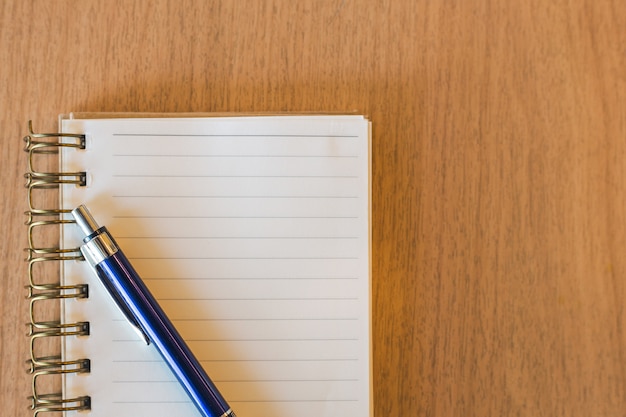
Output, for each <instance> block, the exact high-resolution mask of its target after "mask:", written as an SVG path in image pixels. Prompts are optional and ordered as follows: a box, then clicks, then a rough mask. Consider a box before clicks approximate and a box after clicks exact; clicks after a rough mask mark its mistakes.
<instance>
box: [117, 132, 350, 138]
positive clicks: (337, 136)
mask: <svg viewBox="0 0 626 417" xmlns="http://www.w3.org/2000/svg"><path fill="white" fill-rule="evenodd" d="M112 136H127V137H151V136H154V137H174V138H185V137H187V138H220V137H224V138H311V139H314V138H322V139H358V138H359V135H302V134H300V135H299V134H294V135H287V134H265V135H259V134H245V133H241V134H223V133H222V134H219V135H218V134H209V133H203V134H197V135H194V134H180V133H123V132H121V133H113V134H112Z"/></svg>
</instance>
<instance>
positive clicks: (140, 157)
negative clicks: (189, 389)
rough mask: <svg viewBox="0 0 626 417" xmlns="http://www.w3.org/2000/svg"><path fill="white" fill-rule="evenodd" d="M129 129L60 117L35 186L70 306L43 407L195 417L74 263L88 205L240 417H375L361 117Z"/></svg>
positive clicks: (123, 120)
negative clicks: (48, 205) (56, 229)
mask: <svg viewBox="0 0 626 417" xmlns="http://www.w3.org/2000/svg"><path fill="white" fill-rule="evenodd" d="M135 116H136V115H133V117H127V116H124V115H122V117H118V116H116V117H113V116H108V115H102V114H101V115H96V116H93V115H89V116H86V117H85V116H83V115H80V114H76V115H69V116H67V117H63V118H61V120H60V132H61V134H62V135H61V136H58V137H57V136H53V139H52V142H53V143H54V146H58V147H59V149H60V152H59V154H60V169H59V173H47V174H42V173H39V174H40V175H39V176H37V175H32V177H33V178H38V181H39V182H40V183H41V184H40V185H44V184H47V185H48V186H49V185H50V184H51V183H61V185H60V186H59V188H60V197H59V200H60V203H59V205H60V209H61V210H60V212H59V214H58V218H56V219H55V218H54V216H53V217H52V219H53V221H52V223H54V224H60V225H61V227H60V229H61V237H60V248H59V249H58V251H56V252H58V253H59V256H58V258H61V259H60V260H62V262H59V264H60V265H61V274H60V275H61V281H60V285H58V286H57V287H55V288H53V291H52V293H51V294H52V295H50V296H49V297H47V298H48V300H47V301H50V299H56V298H63V301H62V303H61V322H60V323H59V324H58V325H57V327H58V328H59V329H61V330H60V331H59V332H58V333H59V334H58V335H59V336H60V337H59V339H61V341H62V345H63V346H62V350H61V355H62V357H61V359H60V360H58V361H57V362H56V366H55V367H52V366H49V368H48V369H49V370H50V369H53V368H54V372H52V373H63V381H62V396H58V395H56V396H52V397H49V398H48V397H46V396H45V395H43V394H40V393H38V392H34V393H33V394H34V395H33V397H34V401H33V402H34V408H35V409H37V408H39V409H42V408H48V409H53V408H54V409H58V410H64V411H65V412H66V414H67V415H77V416H78V415H80V416H83V415H84V416H94V417H100V416H112V415H114V416H117V417H123V416H138V415H150V416H168V417H169V416H196V415H199V414H198V412H197V411H196V409H195V407H194V406H193V404H192V403H191V402H190V401H189V400H188V398H187V396H186V394H185V392H184V391H183V390H182V388H181V387H180V386H179V384H178V382H177V381H176V379H175V378H174V376H173V375H172V374H171V372H170V370H169V369H168V368H167V366H166V365H165V364H164V363H163V361H162V360H161V358H160V357H159V355H158V353H157V352H156V350H154V348H153V347H152V346H147V345H146V344H145V343H144V342H143V340H142V338H141V337H140V336H138V335H137V334H136V333H135V331H134V329H133V327H132V326H131V325H130V324H129V323H128V322H127V320H126V319H125V318H124V316H123V314H122V313H121V312H120V311H119V310H118V308H117V307H116V305H115V304H114V303H113V302H112V300H111V299H110V296H109V295H108V294H107V293H106V291H105V290H104V288H103V287H102V284H101V283H100V282H99V281H98V279H97V278H96V277H95V275H93V273H92V272H91V271H90V270H89V268H88V266H87V265H86V262H84V261H83V260H82V259H81V258H80V256H79V255H77V252H76V248H77V246H78V245H79V244H80V232H79V231H78V230H77V227H76V225H75V224H72V221H71V216H69V215H68V211H69V210H71V209H73V208H75V207H76V206H78V205H80V204H86V205H87V206H88V207H89V209H90V211H91V212H92V214H93V215H94V217H96V218H97V219H98V222H99V223H100V224H103V225H106V226H107V228H108V229H109V230H110V231H111V233H112V234H113V235H114V236H115V237H116V240H117V242H118V243H119V245H120V246H121V248H122V249H123V250H124V251H125V253H126V255H127V256H128V257H129V259H130V261H131V263H133V265H134V266H135V268H136V269H137V271H138V272H139V274H140V275H141V276H142V278H143V280H144V281H145V282H146V284H147V286H148V287H149V288H150V290H151V291H152V293H153V294H154V295H155V297H156V298H157V300H158V301H159V303H160V304H161V306H162V307H163V309H164V310H165V312H166V314H167V315H168V316H169V317H170V319H171V320H172V321H173V323H174V325H175V326H176V328H177V329H178V330H179V332H180V333H181V334H182V336H183V338H184V339H185V340H186V341H187V343H188V344H189V346H190V348H191V349H192V351H193V352H194V354H195V355H196V356H197V357H198V359H199V360H200V362H201V364H202V366H203V367H204V368H205V370H206V371H207V373H208V374H209V376H210V377H211V378H212V380H213V381H214V382H215V384H216V385H217V387H218V389H219V390H220V392H221V393H222V394H223V395H224V397H225V398H226V399H227V401H228V402H229V404H230V405H231V406H232V408H233V410H234V411H235V413H236V414H237V415H238V416H239V417H269V416H272V417H293V416H298V417H308V416H311V417H313V416H316V417H319V416H329V417H330V416H335V415H348V416H370V415H371V414H372V378H371V339H370V325H371V321H370V313H371V311H370V309H371V306H370V296H371V294H370V220H369V210H370V203H369V201H370V174H369V173H370V152H369V150H370V123H369V121H368V120H367V119H366V118H364V117H362V116H354V115H256V116H255V115H251V116H212V117H135ZM31 136H32V135H31ZM48 140H49V139H48ZM48 143H50V142H48ZM50 146H52V145H50ZM31 147H32V146H31ZM35 169H36V168H34V167H32V166H31V170H32V171H34V170H35ZM31 174H37V173H36V172H32V173H31ZM32 211H34V212H36V210H33V206H32V204H31V212H32ZM48 215H50V213H49V212H48ZM47 256H49V254H48V255H47ZM32 283H33V279H32V278H31V286H32ZM35 286H36V285H35ZM35 292H36V289H35ZM36 321H37V320H36V319H34V318H33V320H31V323H33V322H36ZM35 327H37V326H35ZM33 349H34V348H33ZM33 357H36V355H35V354H33ZM35 362H36V361H35ZM39 362H41V361H39ZM44 362H45V360H44ZM35 367H36V366H35ZM35 390H36V388H35ZM46 398H48V401H47V402H46V401H45V400H46ZM78 410H82V411H80V412H79V411H78ZM44 411H45V410H44Z"/></svg>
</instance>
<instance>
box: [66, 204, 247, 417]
mask: <svg viewBox="0 0 626 417" xmlns="http://www.w3.org/2000/svg"><path fill="white" fill-rule="evenodd" d="M72 216H74V219H75V220H76V223H77V224H78V226H79V227H80V229H81V230H82V232H83V233H84V234H85V238H84V239H83V242H84V244H83V245H82V246H81V248H80V250H81V252H82V254H83V256H84V257H85V259H86V260H87V262H88V263H89V265H90V266H91V267H92V268H93V269H94V270H95V272H96V274H97V275H98V277H99V278H100V280H101V281H102V283H103V284H104V286H105V287H106V289H107V290H108V292H109V293H110V294H111V296H112V297H113V299H114V300H115V302H116V304H117V305H118V306H119V307H120V309H121V310H122V312H123V313H124V315H125V316H126V317H127V318H128V320H129V321H130V322H131V324H132V325H133V326H134V327H135V328H136V329H137V330H138V332H139V333H140V334H141V335H142V337H143V339H144V341H145V342H146V343H147V344H153V345H154V346H155V347H156V349H157V351H158V352H159V353H160V354H161V356H162V357H163V359H164V360H165V362H166V363H167V365H168V366H169V367H170V369H171V370H172V372H173V373H174V375H176V378H177V379H178V381H179V382H180V383H181V384H182V386H183V388H184V389H185V391H186V392H187V394H189V397H191V400H192V401H193V403H194V404H195V405H196V407H197V408H198V410H199V411H200V414H201V415H202V416H203V417H236V416H235V413H234V412H233V411H232V409H231V408H230V407H229V405H228V403H227V402H226V400H225V399H224V398H223V397H222V395H221V394H220V392H219V391H218V390H217V388H216V387H215V385H214V384H213V382H212V381H211V379H210V378H209V376H208V375H207V374H206V372H205V371H204V369H203V368H202V366H201V365H200V363H199V362H198V360H197V359H196V358H195V356H194V355H193V353H192V352H191V350H190V349H189V347H188V346H187V344H186V343H185V341H184V340H183V338H182V337H181V336H180V334H179V333H178V331H176V329H175V328H174V326H173V325H172V322H171V321H170V320H169V319H168V318H167V316H166V315H165V313H164V312H163V310H162V309H161V307H160V306H159V304H158V303H157V301H156V300H155V298H154V296H152V294H151V293H150V291H149V290H148V288H147V287H146V285H145V284H144V283H143V281H142V280H141V278H140V277H139V275H138V274H137V272H136V271H135V269H134V268H133V267H132V265H131V264H130V262H129V261H128V258H126V256H125V255H124V253H123V252H122V251H121V250H120V248H119V246H118V245H117V243H116V242H115V240H114V239H113V237H112V236H111V234H110V233H109V231H108V230H107V229H106V227H104V226H102V227H100V226H98V224H97V223H96V221H95V220H94V219H93V217H92V216H91V214H90V213H89V210H87V207H85V206H84V205H81V206H79V207H77V208H76V209H74V210H72Z"/></svg>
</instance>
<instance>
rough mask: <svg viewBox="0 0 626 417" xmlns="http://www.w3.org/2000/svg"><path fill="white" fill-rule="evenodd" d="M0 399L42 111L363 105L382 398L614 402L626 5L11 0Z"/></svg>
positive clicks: (379, 405)
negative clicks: (34, 137) (369, 152)
mask: <svg viewBox="0 0 626 417" xmlns="http://www.w3.org/2000/svg"><path fill="white" fill-rule="evenodd" d="M0 71H1V76H0V80H1V81H0V86H1V88H0V100H1V103H2V105H1V107H0V110H1V111H0V118H1V120H2V123H1V126H2V137H1V139H0V151H1V162H0V164H1V167H2V175H1V178H0V181H1V182H2V183H1V188H0V189H1V190H2V194H3V196H2V197H3V198H2V201H1V202H0V207H1V209H2V213H1V214H2V219H3V227H2V233H3V235H4V238H3V239H2V240H1V241H0V252H1V253H2V254H3V258H2V262H1V271H2V274H1V283H0V298H1V300H0V308H1V314H2V321H1V322H0V326H1V327H0V328H1V337H0V361H1V362H0V369H1V370H2V376H1V379H0V404H1V407H2V410H3V411H2V414H3V415H7V416H9V415H11V416H27V415H30V411H29V410H27V405H28V403H27V400H26V399H25V397H26V396H27V395H28V394H29V392H30V378H29V376H28V375H27V374H26V373H25V372H24V369H25V365H24V360H25V359H26V358H27V357H28V344H27V338H26V337H25V331H26V328H25V326H24V322H25V321H26V317H27V316H26V315H27V303H26V301H25V300H24V295H25V291H24V289H23V286H24V285H25V280H26V263H25V262H24V261H23V259H24V256H25V255H24V252H23V251H22V248H23V247H25V245H26V242H25V240H26V228H25V226H24V224H23V222H24V220H25V218H24V215H23V214H22V213H23V212H24V210H25V209H26V201H25V198H26V194H25V190H24V188H23V177H22V175H23V173H24V172H25V170H26V159H25V154H24V153H23V152H22V151H21V148H22V142H21V137H22V136H23V135H24V134H25V133H26V128H27V121H28V119H29V118H30V119H33V120H34V121H35V125H36V127H37V129H39V130H44V131H45V130H50V129H55V128H56V116H57V114H59V113H62V112H69V111H158V112H166V111H172V112H175V111H203V112H205V111H216V112H232V111H235V112H236V111H347V110H357V111H358V112H362V113H364V114H367V115H369V116H370V118H371V120H372V122H373V132H374V133H373V173H372V175H373V259H372V262H373V315H374V319H373V333H374V340H373V349H374V384H375V385H374V400H375V414H376V415H377V416H385V415H391V416H500V415H523V416H623V415H624V410H626V329H625V326H626V311H625V308H624V306H625V305H626V284H625V282H626V3H624V2H623V1H621V0H594V1H584V0H571V1H559V0H557V1H539V0H510V1H487V0H485V1H478V0H467V1H443V0H431V1H419V0H415V1H350V0H344V1H325V0H324V1H292V0H275V1H266V2H264V1H259V0H250V1H232V2H231V1H224V2H216V1H206V2H205V1H196V2H191V1H182V0H175V1H136V2H130V1H81V2H76V1H25V0H4V1H2V2H1V3H0Z"/></svg>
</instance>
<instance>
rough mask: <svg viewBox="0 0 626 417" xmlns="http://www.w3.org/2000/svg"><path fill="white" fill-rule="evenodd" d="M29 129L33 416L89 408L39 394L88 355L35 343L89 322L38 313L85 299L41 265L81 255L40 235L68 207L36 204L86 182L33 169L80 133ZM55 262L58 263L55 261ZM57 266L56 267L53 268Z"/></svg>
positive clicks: (81, 400) (83, 402)
mask: <svg viewBox="0 0 626 417" xmlns="http://www.w3.org/2000/svg"><path fill="white" fill-rule="evenodd" d="M28 130H29V134H28V135H27V136H25V137H24V141H25V142H26V145H25V147H24V150H25V151H26V152H27V153H28V172H27V173H26V174H25V178H26V188H27V189H28V211H27V212H26V213H25V214H26V215H27V217H28V218H27V220H26V225H27V226H28V248H27V249H26V251H27V253H28V255H27V259H26V261H27V262H28V285H27V286H26V288H27V289H28V299H29V301H30V310H29V312H30V313H29V314H30V323H28V324H27V325H28V328H29V332H28V336H29V337H30V359H29V360H28V361H27V363H28V365H29V367H28V368H29V369H28V372H29V373H30V374H32V396H30V400H31V402H32V403H31V409H32V410H33V416H35V417H36V416H37V415H38V414H39V413H45V412H62V411H72V410H89V409H90V408H91V398H90V397H89V396H81V397H76V398H63V396H62V394H61V393H60V392H55V393H42V392H41V385H43V382H45V381H44V380H47V379H48V378H54V377H58V376H60V375H64V374H74V373H85V372H89V371H90V362H89V359H76V360H67V359H66V360H63V358H62V357H61V355H58V354H50V352H48V354H41V353H38V352H39V351H40V350H43V349H42V348H40V347H39V346H38V345H40V344H42V341H44V340H51V339H48V338H58V339H59V344H58V345H59V346H60V343H61V342H60V338H62V337H67V336H85V335H88V334H89V323H88V322H77V323H62V322H61V321H60V320H48V319H45V318H41V317H40V316H43V315H44V312H49V311H54V308H55V305H54V304H52V303H57V306H58V303H59V301H60V300H63V299H68V298H87V296H88V287H87V285H86V284H83V285H61V284H60V280H59V276H58V273H51V272H50V271H51V270H52V269H50V271H47V270H46V268H45V267H46V266H49V265H52V264H50V262H56V263H58V262H64V261H67V260H79V259H82V255H81V253H80V250H79V248H71V249H61V248H60V247H59V245H58V242H55V243H54V244H45V242H38V240H42V241H43V240H45V239H44V238H43V236H45V235H46V233H42V231H45V230H46V229H45V228H47V227H53V228H57V229H58V228H60V227H61V226H63V225H65V224H67V223H73V222H74V221H73V220H65V219H64V217H65V216H64V215H65V214H66V213H69V212H70V210H63V209H60V208H56V207H41V206H40V203H39V202H40V201H41V200H43V199H44V198H43V197H44V195H43V194H42V193H45V192H46V190H52V191H54V189H59V187H60V186H61V185H63V184H75V185H85V183H86V174H85V172H45V171H41V170H39V169H37V167H36V161H37V160H38V158H40V157H42V156H44V157H45V156H46V155H51V154H58V153H59V149H60V148H75V149H84V148H85V135H81V134H60V133H35V132H33V128H32V122H29V123H28ZM57 266H58V265H57ZM58 270H59V268H56V271H58Z"/></svg>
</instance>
